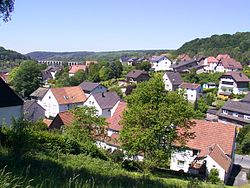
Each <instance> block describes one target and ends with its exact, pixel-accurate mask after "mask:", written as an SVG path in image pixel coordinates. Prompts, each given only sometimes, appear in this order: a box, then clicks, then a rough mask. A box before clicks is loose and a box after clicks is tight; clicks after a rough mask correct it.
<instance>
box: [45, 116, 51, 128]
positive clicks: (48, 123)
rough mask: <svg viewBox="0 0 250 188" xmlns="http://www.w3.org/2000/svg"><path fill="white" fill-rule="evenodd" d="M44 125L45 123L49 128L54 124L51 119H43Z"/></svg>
mask: <svg viewBox="0 0 250 188" xmlns="http://www.w3.org/2000/svg"><path fill="white" fill-rule="evenodd" d="M43 123H45V124H46V125H47V126H48V127H49V126H50V124H51V123H52V120H51V119H46V118H45V119H43Z"/></svg>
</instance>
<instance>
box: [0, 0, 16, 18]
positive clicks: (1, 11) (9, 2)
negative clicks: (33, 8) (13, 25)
mask: <svg viewBox="0 0 250 188" xmlns="http://www.w3.org/2000/svg"><path fill="white" fill-rule="evenodd" d="M14 2H15V0H1V1H0V18H2V19H3V21H4V22H7V21H9V20H10V14H11V13H12V12H13V11H14Z"/></svg>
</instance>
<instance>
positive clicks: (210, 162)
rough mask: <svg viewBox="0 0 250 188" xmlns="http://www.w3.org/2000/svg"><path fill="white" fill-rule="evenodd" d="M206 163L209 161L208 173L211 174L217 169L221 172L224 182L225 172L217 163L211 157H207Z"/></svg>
mask: <svg viewBox="0 0 250 188" xmlns="http://www.w3.org/2000/svg"><path fill="white" fill-rule="evenodd" d="M206 161H207V164H206V166H207V170H208V173H210V171H211V170H212V169H213V168H216V169H217V170H218V172H219V178H220V180H222V181H224V179H225V170H224V169H223V168H222V167H221V166H220V165H219V164H218V163H217V162H216V161H214V160H213V159H212V158H211V157H210V156H207V157H206Z"/></svg>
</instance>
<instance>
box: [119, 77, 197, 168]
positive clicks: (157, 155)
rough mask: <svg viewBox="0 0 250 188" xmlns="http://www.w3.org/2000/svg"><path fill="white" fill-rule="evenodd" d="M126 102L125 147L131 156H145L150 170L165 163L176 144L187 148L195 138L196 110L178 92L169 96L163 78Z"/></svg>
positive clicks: (144, 86) (138, 90)
mask: <svg viewBox="0 0 250 188" xmlns="http://www.w3.org/2000/svg"><path fill="white" fill-rule="evenodd" d="M127 102H128V109H127V111H126V112H125V113H124V116H123V119H122V121H121V124H122V125H123V129H122V131H121V142H122V147H123V149H124V150H125V151H126V152H127V154H128V155H130V156H135V155H137V154H138V153H140V152H142V153H144V157H145V160H144V162H145V164H146V167H147V168H148V167H151V166H159V165H160V164H164V163H166V160H168V159H169V158H170V155H171V152H172V151H173V149H175V146H174V143H176V142H177V141H178V142H180V143H182V144H184V143H185V141H186V139H188V138H189V137H190V136H191V135H192V133H190V132H189V129H190V127H191V126H192V125H193V122H191V121H190V119H191V118H192V117H193V116H194V111H193V107H192V106H191V105H190V104H189V103H188V102H187V101H186V100H185V99H184V98H183V96H182V95H179V94H178V93H177V92H166V91H165V89H164V84H163V80H162V77H161V76H160V74H156V75H155V76H154V77H153V78H151V79H150V80H149V81H148V82H143V83H140V84H138V86H137V88H136V89H135V90H134V91H133V93H132V94H131V95H130V96H128V98H127ZM180 128H181V129H182V130H183V134H181V135H180V134H178V131H177V130H178V129H180Z"/></svg>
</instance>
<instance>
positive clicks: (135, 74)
mask: <svg viewBox="0 0 250 188" xmlns="http://www.w3.org/2000/svg"><path fill="white" fill-rule="evenodd" d="M149 78H150V77H149V74H148V72H146V71H143V70H132V71H130V72H129V73H128V74H127V75H126V79H127V82H130V83H138V82H144V81H148V80H149Z"/></svg>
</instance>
